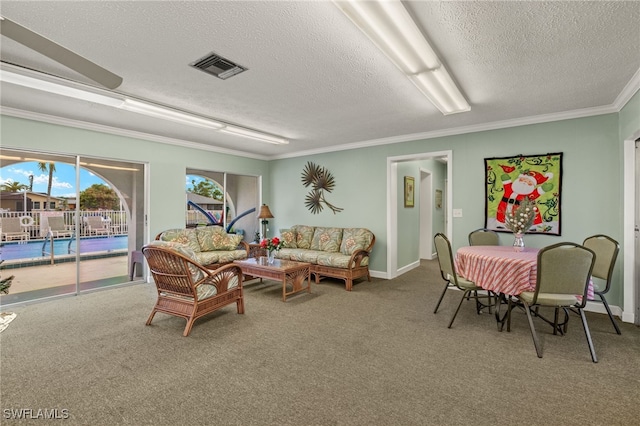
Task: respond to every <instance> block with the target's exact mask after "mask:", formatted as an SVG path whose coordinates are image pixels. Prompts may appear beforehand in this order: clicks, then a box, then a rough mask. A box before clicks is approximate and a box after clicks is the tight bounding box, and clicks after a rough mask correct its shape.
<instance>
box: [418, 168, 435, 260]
mask: <svg viewBox="0 0 640 426" xmlns="http://www.w3.org/2000/svg"><path fill="white" fill-rule="evenodd" d="M418 194H419V195H418V196H419V197H420V202H419V203H418V207H419V208H420V211H419V212H418V215H419V216H420V232H419V233H418V235H419V236H420V248H419V250H420V256H419V258H420V259H427V260H431V259H433V241H432V240H431V235H433V232H432V229H433V172H432V171H431V170H427V169H424V168H422V167H420V192H419V193H418Z"/></svg>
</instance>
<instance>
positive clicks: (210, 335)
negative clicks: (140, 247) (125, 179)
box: [0, 262, 640, 426]
mask: <svg viewBox="0 0 640 426" xmlns="http://www.w3.org/2000/svg"><path fill="white" fill-rule="evenodd" d="M442 288H443V283H442V280H441V278H440V277H439V274H438V273H437V268H435V267H434V263H433V262H423V265H422V266H421V267H420V268H417V269H415V270H413V271H411V272H409V273H407V274H404V275H403V276H402V277H400V278H398V279H394V280H388V281H387V280H380V279H374V280H373V282H371V283H369V282H366V281H359V282H358V283H357V284H355V285H354V288H353V291H352V292H350V293H348V292H346V291H345V290H344V285H343V284H341V283H339V282H336V281H328V282H325V283H322V284H320V285H315V284H314V285H313V293H312V294H307V293H301V294H299V295H296V296H293V297H291V298H290V299H288V300H287V302H286V303H283V302H282V301H281V288H280V286H279V285H278V284H277V283H275V282H265V283H262V284H261V283H257V282H253V283H250V284H248V285H247V286H246V288H245V289H246V314H245V315H238V314H237V313H236V311H235V307H234V306H228V307H226V308H224V309H222V310H221V311H217V312H216V313H213V314H212V315H210V316H208V317H206V318H203V319H201V320H198V321H196V323H195V326H194V327H193V331H192V332H191V336H189V337H182V330H183V329H184V326H185V320H184V319H180V318H176V317H169V316H167V315H162V314H157V315H156V318H155V319H154V321H153V324H152V325H151V326H145V325H144V323H145V321H146V319H147V316H148V315H149V313H150V311H151V308H152V305H153V302H154V300H155V295H154V287H153V286H152V285H150V284H141V285H133V286H128V287H122V288H117V289H111V290H107V291H99V292H93V293H90V294H85V295H81V296H79V297H71V298H65V299H59V300H55V301H51V302H46V303H38V304H33V305H29V306H25V307H16V308H12V310H13V311H14V312H16V313H17V314H18V315H19V317H20V319H19V321H14V322H13V323H12V324H11V327H9V328H8V329H7V330H5V331H4V332H3V333H2V334H0V343H1V348H2V350H1V353H0V376H1V379H2V382H1V384H2V386H1V389H0V393H1V394H0V396H1V405H2V409H3V410H4V409H9V410H16V409H33V410H38V409H57V410H59V411H58V412H62V411H61V410H67V411H65V412H66V413H68V415H69V418H68V419H67V420H64V421H63V422H61V421H60V420H51V421H45V420H41V421H38V422H37V424H42V425H44V424H56V425H58V424H67V425H92V426H93V425H98V426H99V425H515V424H522V425H544V426H548V425H635V424H638V418H639V416H640V408H639V407H640V405H639V404H638V401H640V374H639V373H638V372H640V331H639V330H638V328H637V327H635V326H633V325H631V324H626V323H625V324H621V328H622V335H621V336H618V335H617V334H616V333H615V331H614V330H613V327H612V326H611V324H610V323H609V320H608V318H607V317H606V316H604V315H601V314H594V313H588V314H587V316H588V320H589V325H590V326H591V331H592V335H593V340H594V343H595V347H596V351H597V354H598V357H599V360H600V362H599V363H598V364H594V363H592V362H591V358H590V356H589V350H588V347H587V343H586V339H585V337H584V332H583V330H582V326H581V324H580V321H579V319H578V318H577V317H572V319H571V321H570V324H569V332H568V334H567V335H566V336H554V335H552V334H551V330H550V329H551V327H546V328H545V326H544V324H543V323H542V322H541V321H536V325H537V327H538V330H539V335H540V339H541V341H542V344H543V347H544V358H542V359H539V358H537V357H536V353H535V349H534V346H533V342H532V339H531V334H530V332H529V329H528V325H527V321H526V316H525V315H524V314H523V313H522V312H519V311H516V312H515V313H514V318H513V324H512V331H511V332H510V333H507V332H503V333H500V332H498V331H497V327H496V324H495V320H494V318H493V316H492V315H488V314H483V315H477V314H476V313H475V309H474V307H473V304H472V303H467V302H465V303H464V304H463V306H462V309H461V310H460V313H459V314H458V317H457V319H456V322H455V324H454V326H453V328H451V329H448V328H447V324H448V322H449V320H450V317H451V314H452V313H453V311H454V309H455V307H456V305H457V302H458V300H459V297H460V292H454V291H450V292H448V294H447V295H446V296H445V299H444V301H443V303H442V306H441V308H440V311H439V312H438V314H436V315H434V314H433V312H432V311H433V307H434V305H435V302H436V300H437V297H438V296H439V294H440V292H441V289H442ZM15 423H16V421H14V420H11V419H4V418H3V420H2V424H3V425H4V424H15ZM25 423H29V424H35V422H33V421H31V422H25Z"/></svg>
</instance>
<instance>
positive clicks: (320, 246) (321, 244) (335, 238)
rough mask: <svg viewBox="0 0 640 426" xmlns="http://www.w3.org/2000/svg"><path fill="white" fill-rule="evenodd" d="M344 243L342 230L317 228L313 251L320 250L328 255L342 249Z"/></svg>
mask: <svg viewBox="0 0 640 426" xmlns="http://www.w3.org/2000/svg"><path fill="white" fill-rule="evenodd" d="M341 242H342V228H323V227H317V228H316V230H315V232H314V233H313V240H312V241H311V250H320V251H324V252H327V253H335V252H337V251H338V250H339V249H340V243H341Z"/></svg>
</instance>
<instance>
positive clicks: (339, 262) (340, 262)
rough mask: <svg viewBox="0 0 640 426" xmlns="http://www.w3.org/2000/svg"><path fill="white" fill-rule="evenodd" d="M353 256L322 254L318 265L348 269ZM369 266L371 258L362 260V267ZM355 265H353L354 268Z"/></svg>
mask: <svg viewBox="0 0 640 426" xmlns="http://www.w3.org/2000/svg"><path fill="white" fill-rule="evenodd" d="M349 259H351V255H349V254H342V253H321V254H320V255H318V257H317V259H316V264H317V265H322V266H332V267H334V268H348V267H349ZM368 264H369V258H368V257H365V258H364V259H362V263H361V265H362V266H366V265H368ZM353 266H354V265H351V267H353Z"/></svg>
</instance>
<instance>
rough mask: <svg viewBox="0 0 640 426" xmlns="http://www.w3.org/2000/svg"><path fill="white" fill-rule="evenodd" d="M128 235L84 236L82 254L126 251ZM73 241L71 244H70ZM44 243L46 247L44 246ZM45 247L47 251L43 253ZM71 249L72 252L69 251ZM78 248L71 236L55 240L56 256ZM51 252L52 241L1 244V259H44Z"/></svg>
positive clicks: (73, 252)
mask: <svg viewBox="0 0 640 426" xmlns="http://www.w3.org/2000/svg"><path fill="white" fill-rule="evenodd" d="M127 240H128V237H127V235H120V236H108V237H84V238H80V254H82V255H84V254H87V253H103V254H105V253H114V252H124V253H126V251H127V247H128V241H127ZM69 242H71V245H69ZM43 245H44V247H43ZM43 248H44V251H45V253H44V254H43ZM69 249H71V253H69ZM75 250H76V240H75V239H73V240H71V239H69V238H56V239H54V240H53V254H54V256H56V257H57V256H69V255H70V254H71V255H74V254H75ZM50 252H51V242H50V241H43V240H38V241H28V242H26V243H19V242H13V241H11V242H3V243H2V244H1V245H0V259H1V260H5V261H7V263H9V262H10V261H22V260H24V261H27V260H34V259H35V260H43V259H49V258H50Z"/></svg>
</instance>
